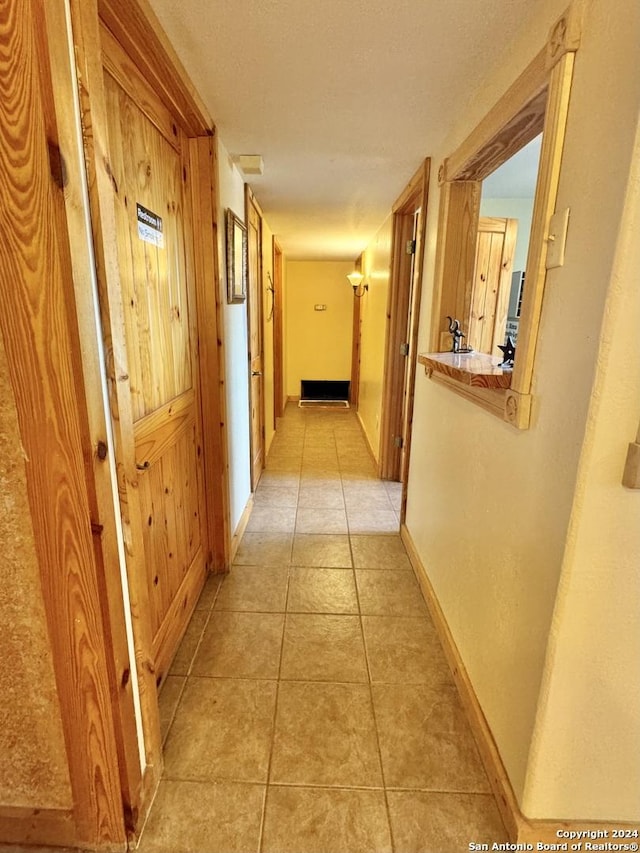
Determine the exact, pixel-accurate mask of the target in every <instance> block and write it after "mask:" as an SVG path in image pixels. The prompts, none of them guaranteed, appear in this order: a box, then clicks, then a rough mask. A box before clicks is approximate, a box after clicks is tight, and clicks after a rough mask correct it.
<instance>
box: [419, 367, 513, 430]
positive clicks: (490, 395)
mask: <svg viewBox="0 0 640 853" xmlns="http://www.w3.org/2000/svg"><path fill="white" fill-rule="evenodd" d="M425 373H426V375H427V376H428V377H429V378H430V379H433V381H434V382H437V383H438V384H440V385H444V387H445V388H448V389H449V390H450V391H453V392H455V393H456V394H458V395H459V396H460V397H464V398H465V399H466V400H471V401H472V402H473V403H476V404H477V405H478V406H480V408H482V409H484V410H485V411H487V412H490V413H491V414H492V415H495V416H496V417H498V418H500V419H501V420H503V419H504V412H505V400H506V394H507V393H508V392H507V391H505V390H504V389H499V388H480V387H478V386H477V385H467V384H465V383H463V382H459V381H458V380H457V379H453V378H452V377H451V376H446V375H445V374H444V373H436V372H435V371H430V369H429V368H425Z"/></svg>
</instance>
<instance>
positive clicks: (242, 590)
mask: <svg viewBox="0 0 640 853" xmlns="http://www.w3.org/2000/svg"><path fill="white" fill-rule="evenodd" d="M399 501H400V490H399V484H397V483H383V482H381V481H379V480H377V479H376V476H375V470H374V466H373V463H372V460H371V457H370V455H369V452H368V450H367V447H366V444H365V441H364V438H363V435H362V432H361V429H360V426H359V424H358V421H357V419H356V416H355V414H354V413H353V412H351V411H331V410H308V409H307V410H301V409H299V408H298V407H296V406H295V405H292V404H289V405H288V407H287V411H286V414H285V416H284V418H283V419H282V420H281V421H280V423H279V426H278V431H277V433H276V437H275V439H274V441H273V444H272V447H271V451H270V454H269V458H268V462H267V468H266V470H265V472H264V474H263V476H262V479H261V481H260V484H259V487H258V489H257V492H256V495H255V506H254V509H253V513H252V516H251V518H250V521H249V525H248V527H247V530H246V532H245V534H244V537H243V539H242V542H241V544H240V547H239V549H238V553H237V555H236V559H235V562H234V567H233V570H232V572H231V573H230V575H228V576H227V577H225V579H224V580H223V581H222V582H221V581H220V579H219V578H217V577H212V578H211V579H210V581H209V583H208V584H207V586H206V587H205V589H204V592H203V594H202V596H201V599H200V601H199V603H198V607H197V610H196V611H195V613H194V616H193V618H192V621H191V623H190V626H189V628H188V631H187V634H186V635H185V638H184V640H183V642H182V645H181V647H180V649H179V651H178V654H177V656H176V658H175V660H174V663H173V666H172V669H171V672H170V675H169V676H168V677H167V679H166V682H165V684H164V686H163V690H162V693H161V698H160V709H161V715H162V725H163V735H164V737H165V771H164V778H163V781H162V782H161V785H160V789H159V792H158V795H157V797H156V801H155V803H154V806H153V808H152V812H151V815H150V818H149V821H148V823H147V826H146V829H145V831H144V833H143V836H142V841H141V844H140V848H139V849H140V850H141V851H142V853H178V851H180V853H187V851H193V853H218V851H220V853H233V851H237V852H238V853H248V852H249V851H264V853H287V851H290V853H312V851H313V853H347V851H348V853H364V851H371V853H383V851H396V853H418V851H429V853H458V851H463V850H468V849H469V848H468V845H469V842H470V841H474V842H492V841H506V840H507V836H506V834H505V832H504V829H503V828H502V825H501V822H500V818H499V816H498V812H497V808H496V806H495V803H494V800H493V797H492V795H491V793H490V788H489V784H488V781H487V778H486V776H485V773H484V770H483V768H482V765H481V763H480V760H479V757H478V753H477V750H476V747H475V743H474V741H473V739H472V736H471V734H470V732H469V729H468V727H467V724H466V721H465V719H464V715H463V712H462V709H461V707H460V705H459V702H458V699H457V694H456V689H455V687H454V685H453V682H452V680H451V677H450V674H449V671H448V668H447V664H446V662H445V659H444V656H443V654H442V651H441V649H440V646H439V643H438V640H437V637H436V634H435V630H434V628H433V625H432V623H431V620H430V617H429V615H428V611H427V609H426V606H425V604H424V601H423V599H422V596H421V592H420V589H419V587H418V584H417V582H416V580H415V578H414V575H413V572H412V569H411V565H410V563H409V560H408V558H407V555H406V553H405V550H404V546H403V544H402V542H401V539H400V537H399V535H398V532H397V531H398V526H399V521H398V511H399Z"/></svg>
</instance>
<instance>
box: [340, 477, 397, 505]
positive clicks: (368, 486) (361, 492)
mask: <svg viewBox="0 0 640 853" xmlns="http://www.w3.org/2000/svg"><path fill="white" fill-rule="evenodd" d="M343 489H344V500H345V504H346V507H347V510H349V511H365V512H366V511H370V510H385V511H387V512H389V511H391V510H393V507H392V505H391V502H390V500H389V495H388V494H387V490H386V489H385V487H384V485H383V484H382V483H381V482H380V481H379V480H370V481H364V482H355V483H353V482H352V483H349V482H346V483H345V484H344V486H343Z"/></svg>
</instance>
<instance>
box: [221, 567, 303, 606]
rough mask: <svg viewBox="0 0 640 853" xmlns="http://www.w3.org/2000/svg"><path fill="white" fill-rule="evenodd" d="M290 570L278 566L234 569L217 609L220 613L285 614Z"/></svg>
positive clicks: (226, 578) (226, 580) (225, 581)
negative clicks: (233, 611) (261, 612)
mask: <svg viewBox="0 0 640 853" xmlns="http://www.w3.org/2000/svg"><path fill="white" fill-rule="evenodd" d="M288 574H289V570H288V569H287V568H286V567H276V566H233V567H232V568H231V571H230V572H229V574H227V575H226V576H225V579H224V582H223V584H222V586H221V587H220V592H219V593H218V597H217V599H216V603H215V605H214V611H217V610H244V611H263V612H272V613H283V612H284V609H285V603H286V600H287V579H288Z"/></svg>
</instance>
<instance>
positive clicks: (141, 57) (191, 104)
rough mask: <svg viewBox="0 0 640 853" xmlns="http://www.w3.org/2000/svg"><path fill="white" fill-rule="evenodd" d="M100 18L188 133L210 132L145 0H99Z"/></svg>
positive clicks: (196, 98) (205, 114)
mask: <svg viewBox="0 0 640 853" xmlns="http://www.w3.org/2000/svg"><path fill="white" fill-rule="evenodd" d="M98 8H99V12H100V19H101V20H102V22H103V23H104V24H105V26H106V27H107V28H108V29H109V30H110V32H111V33H112V34H113V36H114V37H115V39H116V41H117V42H118V43H119V44H120V45H122V47H123V48H124V50H125V51H126V53H127V54H128V56H129V57H130V58H131V60H132V62H133V64H134V66H135V67H136V68H138V69H139V70H140V72H141V74H142V77H143V78H144V79H145V80H146V81H147V82H148V83H149V84H150V85H151V87H152V89H153V90H154V91H155V92H157V93H158V95H159V97H160V99H161V101H162V103H164V104H165V105H166V106H167V107H168V108H169V109H170V110H171V112H172V114H173V115H174V116H175V118H176V120H177V121H178V122H179V124H180V126H181V127H182V129H183V130H184V131H185V133H187V135H189V136H202V135H206V134H207V133H209V132H210V130H211V128H212V127H213V122H212V120H211V117H210V115H209V112H208V110H207V108H206V107H205V105H204V103H203V101H202V100H201V98H200V96H199V95H198V93H197V91H196V88H195V86H194V85H193V84H192V83H191V81H190V79H189V77H188V75H187V73H186V71H185V70H184V67H183V66H182V63H181V62H180V60H179V58H178V55H177V53H176V52H175V50H174V49H173V47H172V45H171V43H170V41H169V39H168V38H167V36H166V34H165V32H164V30H163V29H162V27H161V26H160V24H159V22H158V19H157V18H156V16H155V14H154V12H153V9H152V8H151V4H150V3H149V2H148V0H136V2H135V3H122V2H119V0H99V3H98Z"/></svg>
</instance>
